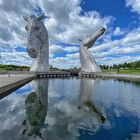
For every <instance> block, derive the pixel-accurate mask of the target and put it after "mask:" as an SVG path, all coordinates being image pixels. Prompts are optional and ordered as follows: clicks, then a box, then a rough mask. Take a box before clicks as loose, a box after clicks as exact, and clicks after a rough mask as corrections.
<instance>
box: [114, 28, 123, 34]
mask: <svg viewBox="0 0 140 140" xmlns="http://www.w3.org/2000/svg"><path fill="white" fill-rule="evenodd" d="M123 34H124V33H123V32H122V31H121V28H120V27H116V29H115V30H114V32H113V35H114V36H119V35H123Z"/></svg>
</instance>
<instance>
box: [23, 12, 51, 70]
mask: <svg viewBox="0 0 140 140" xmlns="http://www.w3.org/2000/svg"><path fill="white" fill-rule="evenodd" d="M23 18H24V20H26V21H27V25H26V26H25V29H26V31H27V33H28V41H27V52H28V54H29V56H30V57H31V58H33V59H34V61H33V64H32V67H31V69H30V70H31V71H35V72H46V71H48V68H49V40H48V32H47V29H46V27H45V26H44V24H43V22H42V21H41V20H42V19H43V18H44V14H41V15H40V16H38V17H37V16H35V15H31V16H30V17H23Z"/></svg>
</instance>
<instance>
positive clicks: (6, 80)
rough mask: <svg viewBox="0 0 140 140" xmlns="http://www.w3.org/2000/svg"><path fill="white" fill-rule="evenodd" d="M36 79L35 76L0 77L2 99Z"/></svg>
mask: <svg viewBox="0 0 140 140" xmlns="http://www.w3.org/2000/svg"><path fill="white" fill-rule="evenodd" d="M34 78H36V76H35V75H10V77H9V76H8V75H0V99H2V98H4V97H5V96H7V95H8V94H10V93H11V92H13V91H14V90H16V89H17V88H19V87H21V86H23V85H25V84H27V83H28V82H30V81H31V80H33V79H34Z"/></svg>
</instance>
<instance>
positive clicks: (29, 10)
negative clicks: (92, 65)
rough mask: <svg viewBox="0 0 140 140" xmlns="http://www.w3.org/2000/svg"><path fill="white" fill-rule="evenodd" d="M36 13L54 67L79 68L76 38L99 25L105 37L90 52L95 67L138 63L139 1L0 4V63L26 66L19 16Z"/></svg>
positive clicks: (64, 0)
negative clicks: (43, 31) (40, 17)
mask: <svg viewBox="0 0 140 140" xmlns="http://www.w3.org/2000/svg"><path fill="white" fill-rule="evenodd" d="M41 12H44V13H45V15H46V18H45V19H44V24H45V26H46V28H47V30H48V33H49V40H50V46H49V49H50V53H49V57H50V64H51V65H53V66H56V67H59V68H70V67H75V66H76V67H80V61H79V44H80V43H79V41H78V39H79V38H80V39H83V38H84V37H85V36H86V35H89V34H92V33H93V32H95V31H97V30H98V29H99V28H100V27H102V26H103V27H105V28H106V32H105V34H104V35H103V36H102V37H101V38H100V39H98V40H97V42H96V43H95V45H94V46H93V47H92V48H91V49H90V51H91V52H92V54H93V56H94V57H95V59H96V61H97V63H98V64H108V65H113V64H118V63H124V62H130V61H135V60H140V24H139V23H140V1H139V0H105V1H102V0H94V1H91V0H26V1H24V0H14V2H13V1H12V0H6V1H5V0H0V13H1V14H0V53H1V56H2V63H4V64H15V65H28V66H30V65H31V63H32V61H33V60H32V59H31V58H30V57H29V56H28V54H27V52H26V46H27V33H26V31H25V28H24V27H25V25H26V22H25V21H24V20H23V18H22V16H29V15H31V14H35V15H39V14H40V13H41ZM0 62H1V61H0Z"/></svg>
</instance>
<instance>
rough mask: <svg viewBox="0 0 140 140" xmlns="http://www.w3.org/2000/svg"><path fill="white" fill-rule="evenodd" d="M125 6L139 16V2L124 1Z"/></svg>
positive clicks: (135, 0) (132, 0) (136, 0)
mask: <svg viewBox="0 0 140 140" xmlns="http://www.w3.org/2000/svg"><path fill="white" fill-rule="evenodd" d="M125 2H126V6H127V7H131V9H132V11H133V12H137V13H138V14H139V15H140V1H139V0H125Z"/></svg>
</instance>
